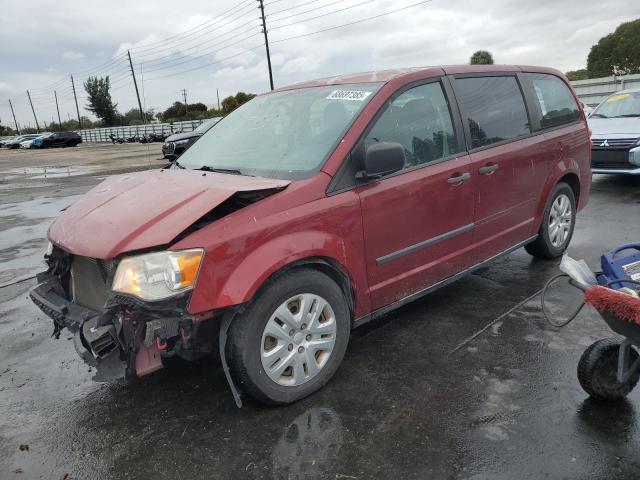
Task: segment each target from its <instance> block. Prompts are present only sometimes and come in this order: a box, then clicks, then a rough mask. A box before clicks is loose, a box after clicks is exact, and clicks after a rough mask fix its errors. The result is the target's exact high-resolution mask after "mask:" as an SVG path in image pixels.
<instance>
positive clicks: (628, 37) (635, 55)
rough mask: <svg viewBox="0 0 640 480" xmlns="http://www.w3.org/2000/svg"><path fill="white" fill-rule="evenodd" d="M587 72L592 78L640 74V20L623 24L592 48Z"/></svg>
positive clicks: (588, 58)
mask: <svg viewBox="0 0 640 480" xmlns="http://www.w3.org/2000/svg"><path fill="white" fill-rule="evenodd" d="M587 70H588V72H589V76H590V77H591V78H597V77H605V76H608V75H626V74H629V73H640V19H637V20H633V21H631V22H625V23H621V24H620V25H619V26H618V28H616V29H615V31H614V32H613V33H610V34H609V35H606V36H604V37H602V38H601V39H600V40H599V41H598V43H596V44H595V45H594V46H592V47H591V51H590V52H589V56H588V57H587Z"/></svg>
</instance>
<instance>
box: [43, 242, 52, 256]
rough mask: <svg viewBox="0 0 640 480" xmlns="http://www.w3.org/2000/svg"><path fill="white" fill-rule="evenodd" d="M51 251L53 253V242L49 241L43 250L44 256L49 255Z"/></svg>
mask: <svg viewBox="0 0 640 480" xmlns="http://www.w3.org/2000/svg"><path fill="white" fill-rule="evenodd" d="M52 253H53V243H51V242H49V244H48V245H47V249H46V250H45V251H44V256H45V257H50V256H51V254H52Z"/></svg>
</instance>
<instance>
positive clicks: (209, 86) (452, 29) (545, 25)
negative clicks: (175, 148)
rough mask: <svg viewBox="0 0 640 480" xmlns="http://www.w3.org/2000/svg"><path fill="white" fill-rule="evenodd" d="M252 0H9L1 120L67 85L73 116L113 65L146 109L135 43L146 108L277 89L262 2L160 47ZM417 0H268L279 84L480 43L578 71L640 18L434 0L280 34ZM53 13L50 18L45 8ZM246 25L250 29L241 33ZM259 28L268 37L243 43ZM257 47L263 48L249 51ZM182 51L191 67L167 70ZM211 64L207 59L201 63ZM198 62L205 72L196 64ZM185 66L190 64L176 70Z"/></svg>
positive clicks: (465, 55) (459, 58)
mask: <svg viewBox="0 0 640 480" xmlns="http://www.w3.org/2000/svg"><path fill="white" fill-rule="evenodd" d="M240 1H241V0H218V1H216V2H211V0H192V1H189V2H181V3H176V2H169V1H152V0H138V1H136V2H124V1H122V0H113V1H110V2H105V1H104V0H68V1H67V2H65V4H64V6H62V5H61V4H59V3H58V2H51V1H49V0H31V1H30V2H23V1H22V0H4V1H3V9H2V13H3V28H2V29H0V44H1V45H3V49H2V51H1V52H0V64H1V65H2V70H1V71H2V75H1V76H0V118H1V119H2V121H3V123H10V118H11V113H10V111H9V108H8V103H7V99H8V98H11V99H12V101H13V103H14V106H15V108H16V116H17V117H18V120H19V122H21V123H24V124H27V123H30V122H31V123H33V118H32V115H31V111H30V109H29V105H28V103H27V100H26V92H25V90H26V89H27V88H29V89H30V91H31V93H32V97H33V99H34V104H35V107H36V112H37V114H38V115H39V116H40V118H41V119H42V120H44V121H51V118H52V117H53V116H54V112H55V103H54V100H53V90H56V91H57V93H58V97H59V99H60V108H61V113H62V115H63V116H64V117H65V118H66V117H67V115H71V116H72V117H73V116H75V115H74V113H75V106H74V104H73V96H72V93H71V85H70V79H69V74H71V73H74V76H75V79H76V88H77V90H78V92H79V93H80V99H79V101H80V104H81V106H83V105H84V104H85V103H86V101H85V99H84V91H83V88H82V81H84V80H85V79H86V76H87V75H88V74H99V75H107V74H108V75H110V77H111V79H112V82H113V91H112V95H113V98H114V101H115V102H117V103H118V105H119V107H118V108H119V109H120V110H121V111H126V110H128V109H129V108H132V107H134V106H135V105H136V100H135V93H134V90H133V84H132V82H131V76H130V73H129V72H128V67H127V64H126V63H125V62H124V61H123V60H122V59H121V56H122V54H123V53H125V52H126V50H127V49H131V54H132V57H133V62H134V64H135V69H136V74H137V75H138V76H139V83H140V85H141V87H142V88H141V89H142V90H143V92H144V100H145V103H146V106H147V107H153V108H155V109H156V110H161V109H164V108H166V107H167V106H168V105H169V104H171V103H172V102H174V101H176V100H179V99H180V90H181V89H182V88H186V89H187V91H188V95H189V100H190V101H203V102H204V103H207V104H208V105H212V104H214V103H215V102H216V90H217V89H219V90H220V96H221V97H224V96H226V95H228V94H231V93H235V92H236V91H237V90H244V91H252V92H262V91H265V90H267V89H268V75H267V67H266V60H265V54H264V48H263V47H259V46H260V44H261V43H262V37H261V35H260V29H259V22H258V18H257V16H258V12H257V9H255V2H253V1H252V0H245V2H246V5H247V7H246V10H244V11H245V12H246V17H243V19H242V22H240V21H239V22H236V23H234V24H233V25H232V26H234V27H237V26H238V25H241V24H242V23H245V24H246V25H245V26H244V27H242V29H238V28H236V30H232V28H231V26H229V25H227V26H225V25H224V23H225V22H221V23H220V24H219V25H218V27H217V28H216V29H215V32H211V33H209V34H207V35H203V36H201V37H200V38H199V39H193V40H192V41H187V39H185V41H183V42H182V43H178V42H173V43H172V44H170V48H158V45H157V43H156V44H155V46H154V45H153V44H154V42H159V41H161V40H162V39H165V38H167V37H172V36H175V35H177V34H178V33H180V32H183V31H185V30H187V29H190V28H193V27H195V26H197V25H199V24H201V23H203V22H205V21H207V20H209V19H211V18H214V17H216V15H219V14H220V13H221V12H223V11H225V10H227V9H229V8H231V7H233V6H234V5H237V4H239V3H240ZM416 1H417V0H376V1H375V2H372V3H369V4H366V5H362V6H360V7H357V8H353V9H350V10H346V11H344V12H338V13H335V14H333V15H329V16H327V17H324V18H319V19H316V20H310V21H308V22H303V23H299V24H296V25H291V26H286V27H285V25H288V24H289V23H293V22H299V21H301V20H304V19H306V18H309V17H312V16H315V15H317V14H322V13H327V12H330V11H332V9H334V11H335V10H336V9H339V8H344V6H348V5H354V4H357V3H361V2H362V0H345V1H344V2H340V3H337V4H335V5H334V6H332V7H327V8H325V9H321V10H319V11H317V12H314V13H308V14H305V15H298V16H294V17H292V18H289V19H286V20H282V21H275V20H276V19H277V18H281V17H282V16H285V15H290V14H294V13H296V12H303V11H305V10H307V9H308V8H311V7H312V6H317V5H322V4H328V3H332V0H321V2H318V3H317V4H313V5H309V6H308V7H304V6H301V7H299V8H297V9H295V10H291V11H290V12H286V13H281V14H274V13H273V12H276V11H278V10H281V9H284V8H289V7H292V6H295V5H299V4H301V3H306V0H284V1H281V2H278V3H277V4H274V5H273V6H271V5H270V0H265V5H266V10H267V13H268V14H271V17H270V19H272V20H274V21H273V23H272V24H271V26H272V27H273V28H271V27H270V40H272V42H273V43H272V48H271V50H272V60H273V66H274V77H275V82H276V86H282V85H286V84H289V83H294V82H298V81H302V80H305V79H310V78H314V77H320V76H327V75H335V74H339V73H346V72H354V71H363V70H372V69H381V68H394V67H402V66H420V65H438V64H455V63H467V62H468V59H469V57H470V55H471V53H473V51H475V50H477V49H480V48H482V49H486V50H490V51H491V52H492V53H493V54H494V58H495V59H496V61H497V62H498V63H517V64H534V65H547V66H551V67H555V68H558V69H560V70H563V71H566V70H570V69H575V68H580V67H583V66H584V65H585V63H586V56H587V54H588V52H589V49H590V47H591V45H593V44H594V43H595V42H597V41H598V39H599V38H600V37H602V36H603V35H606V34H608V33H610V32H611V31H613V30H614V29H615V27H616V26H617V25H618V24H619V23H621V22H623V21H629V20H632V19H634V18H638V17H640V3H639V2H628V1H627V0H610V1H609V2H607V5H606V8H603V5H602V3H599V2H584V1H578V0H538V1H537V2H529V1H527V2H525V1H514V0H484V1H482V2H480V1H477V0H433V1H432V2H430V3H427V4H424V5H420V6H417V7H415V8H412V9H409V10H405V11H402V12H398V13H394V14H391V15H389V16H386V17H382V18H379V19H376V20H371V21H368V22H364V23H360V24H356V25H352V26H349V27H345V28H341V29H335V30H331V31H328V32H325V33H322V34H318V35H312V36H308V37H302V38H298V39H295V40H291V41H284V42H278V40H282V39H284V38H288V37H291V36H296V35H303V34H306V33H310V32H314V31H317V30H321V29H323V28H328V27H332V26H334V25H338V24H342V23H348V22H353V21H356V20H359V19H362V18H365V17H368V16H372V15H375V14H377V13H381V12H385V11H390V10H394V9H397V8H400V7H402V6H405V5H410V4H412V3H415V2H416ZM242 8H245V7H244V6H243V7H242ZM45 11H46V12H47V15H34V14H33V12H45ZM240 12H242V11H240ZM25 18H28V19H29V21H24V19H25ZM277 27H281V28H277ZM242 30H248V33H247V34H246V35H238V32H239V31H242ZM252 32H253V33H257V35H255V36H253V37H251V38H247V39H246V40H244V41H241V42H239V43H238V44H236V45H232V44H233V43H234V42H235V41H238V40H242V39H243V38H244V37H246V36H248V35H251V34H252ZM232 35H236V37H235V39H234V40H232V39H230V38H231V36H232ZM149 45H151V46H149ZM253 47H258V48H256V49H255V50H249V49H252V48H253ZM114 58H115V60H114ZM172 59H173V62H174V64H176V63H178V62H180V64H179V65H176V66H175V67H174V68H173V69H167V67H169V66H170V65H172V63H171V60H172ZM205 64H208V65H207V66H206V67H205V68H196V67H200V66H202V65H205ZM189 69H193V70H192V71H190V72H184V71H186V70H189ZM175 72H184V73H181V74H179V75H173V76H167V75H170V74H172V73H175ZM160 77H164V78H160ZM85 113H86V112H85Z"/></svg>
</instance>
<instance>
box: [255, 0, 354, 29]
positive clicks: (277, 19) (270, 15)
mask: <svg viewBox="0 0 640 480" xmlns="http://www.w3.org/2000/svg"><path fill="white" fill-rule="evenodd" d="M319 1H320V0H310V1H309V2H305V3H300V4H298V5H296V6H295V7H289V8H283V9H282V10H277V11H275V12H271V13H269V15H268V16H267V18H268V19H269V23H273V22H277V21H280V20H284V19H285V18H291V17H295V16H296V15H302V14H303V13H307V12H312V11H313V10H319V9H321V8H325V7H328V6H330V5H333V4H335V3H340V2H344V0H338V1H337V2H332V3H329V4H327V5H321V6H319V7H315V8H312V9H309V10H305V11H304V12H298V13H294V14H292V15H289V16H287V17H282V18H271V17H272V16H273V15H277V14H279V13H283V12H290V11H291V10H295V9H296V8H300V7H304V6H306V5H310V4H312V3H317V2H319ZM272 3H273V2H270V3H269V4H267V6H269V5H271V4H272Z"/></svg>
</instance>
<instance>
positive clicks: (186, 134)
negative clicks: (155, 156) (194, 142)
mask: <svg viewBox="0 0 640 480" xmlns="http://www.w3.org/2000/svg"><path fill="white" fill-rule="evenodd" d="M199 136H201V134H200V133H193V132H184V133H176V134H175V135H171V136H170V137H167V138H166V139H165V142H177V141H178V140H186V139H187V138H194V137H199Z"/></svg>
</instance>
